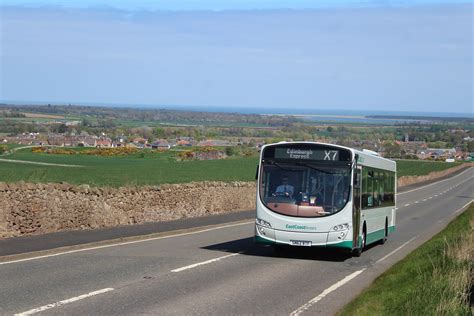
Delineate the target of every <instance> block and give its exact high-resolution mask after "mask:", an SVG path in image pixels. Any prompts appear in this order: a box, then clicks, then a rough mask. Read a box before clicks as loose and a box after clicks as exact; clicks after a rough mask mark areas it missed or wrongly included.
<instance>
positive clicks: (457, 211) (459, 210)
mask: <svg viewBox="0 0 474 316" xmlns="http://www.w3.org/2000/svg"><path fill="white" fill-rule="evenodd" d="M473 201H474V200H470V201H469V202H467V203H466V204H464V206H463V207H461V208H460V209H458V210H456V211H455V212H454V214H457V213H459V212H461V211H462V210H463V209H464V208H466V206H468V205H469V204H471V203H472V202H473Z"/></svg>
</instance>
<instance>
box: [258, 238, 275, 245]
mask: <svg viewBox="0 0 474 316" xmlns="http://www.w3.org/2000/svg"><path fill="white" fill-rule="evenodd" d="M254 241H255V242H256V243H258V244H267V245H274V244H276V243H275V242H274V241H272V240H269V239H265V238H262V237H260V236H254Z"/></svg>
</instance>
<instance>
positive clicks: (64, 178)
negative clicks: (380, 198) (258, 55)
mask: <svg viewBox="0 0 474 316" xmlns="http://www.w3.org/2000/svg"><path fill="white" fill-rule="evenodd" d="M77 150H79V149H77ZM143 152H144V153H145V154H144V157H141V153H137V154H132V155H128V156H123V157H122V156H116V157H100V156H90V155H52V154H45V153H32V152H31V149H22V150H19V151H17V152H15V153H13V154H12V155H9V156H7V157H5V158H8V159H15V160H24V161H35V162H46V163H55V164H66V165H80V166H82V167H80V168H71V167H60V166H41V165H29V164H20V163H9V162H1V161H0V181H1V182H17V181H26V182H68V183H72V184H89V185H93V186H114V187H117V186H127V185H157V184H163V183H185V182H190V181H226V182H229V181H253V180H254V179H255V170H256V165H257V162H258V158H257V156H256V155H255V156H253V157H246V158H244V157H236V158H230V159H225V160H213V161H183V162H178V161H176V159H175V155H176V152H173V151H168V152H162V153H153V152H150V151H146V150H145V151H143ZM454 165H455V164H448V163H444V162H422V161H398V170H399V176H402V175H408V174H409V175H420V174H426V173H428V172H430V171H433V170H442V169H446V168H449V167H452V166H454Z"/></svg>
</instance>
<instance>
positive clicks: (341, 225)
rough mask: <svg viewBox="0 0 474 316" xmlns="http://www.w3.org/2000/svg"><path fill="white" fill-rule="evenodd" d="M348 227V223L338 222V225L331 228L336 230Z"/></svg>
mask: <svg viewBox="0 0 474 316" xmlns="http://www.w3.org/2000/svg"><path fill="white" fill-rule="evenodd" d="M350 227H351V226H350V225H349V223H344V224H339V225H336V226H334V227H333V228H332V230H333V231H335V232H337V231H340V230H348V229H349V228H350Z"/></svg>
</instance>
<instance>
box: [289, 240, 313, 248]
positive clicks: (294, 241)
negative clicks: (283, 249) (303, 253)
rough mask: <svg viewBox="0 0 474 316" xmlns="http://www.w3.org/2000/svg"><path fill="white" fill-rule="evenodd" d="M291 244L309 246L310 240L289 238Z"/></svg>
mask: <svg viewBox="0 0 474 316" xmlns="http://www.w3.org/2000/svg"><path fill="white" fill-rule="evenodd" d="M290 244H291V245H292V246H304V247H311V241H309V240H290Z"/></svg>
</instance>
